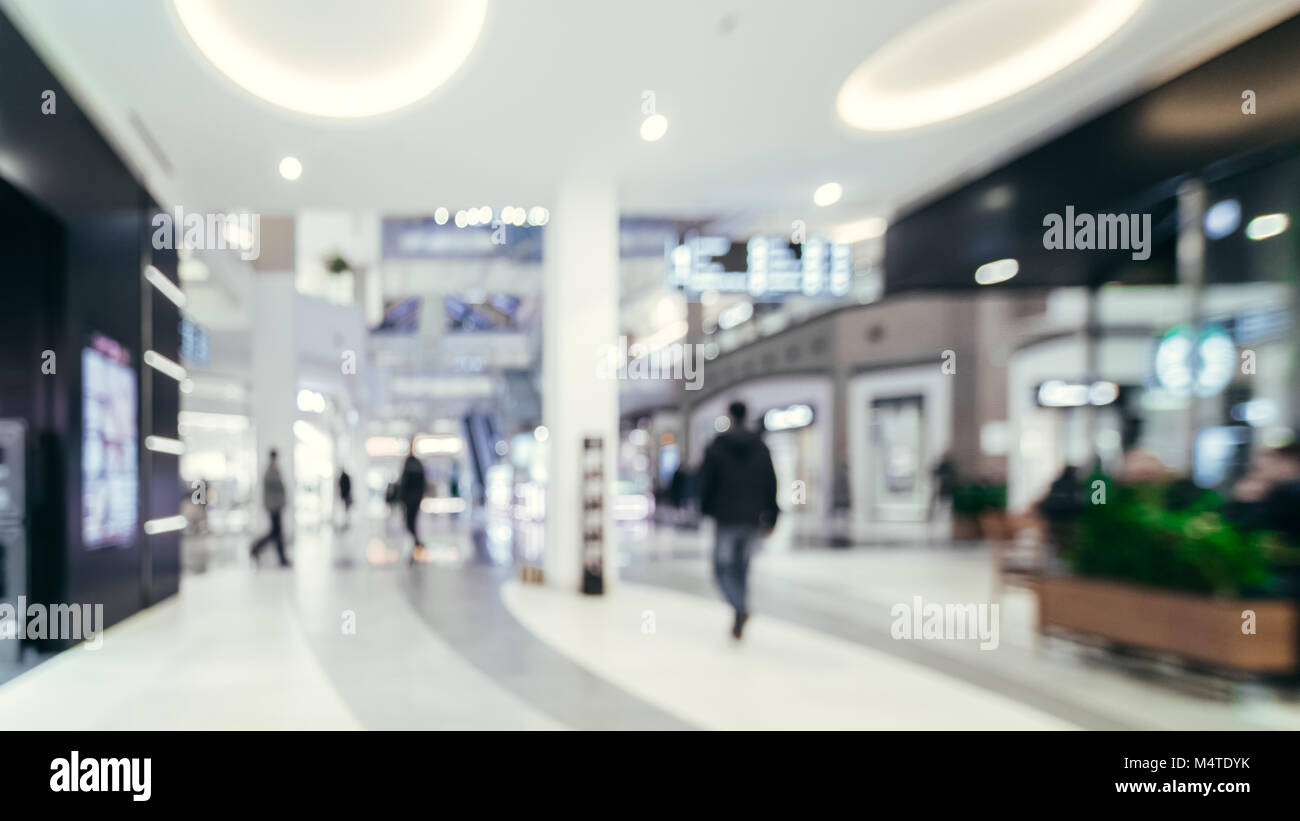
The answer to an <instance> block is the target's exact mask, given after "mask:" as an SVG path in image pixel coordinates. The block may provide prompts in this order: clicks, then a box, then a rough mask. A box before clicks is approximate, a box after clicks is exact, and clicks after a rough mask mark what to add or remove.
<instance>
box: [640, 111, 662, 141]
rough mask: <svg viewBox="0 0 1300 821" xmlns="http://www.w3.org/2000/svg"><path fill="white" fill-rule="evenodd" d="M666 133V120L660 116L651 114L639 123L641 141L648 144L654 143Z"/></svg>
mask: <svg viewBox="0 0 1300 821" xmlns="http://www.w3.org/2000/svg"><path fill="white" fill-rule="evenodd" d="M667 133H668V118H667V117H665V116H664V115H662V114H651V115H650V116H649V117H646V118H645V120H644V121H642V123H641V139H643V140H645V141H646V142H648V143H652V142H655V141H656V140H658V139H659V138H661V137H663V135H665V134H667Z"/></svg>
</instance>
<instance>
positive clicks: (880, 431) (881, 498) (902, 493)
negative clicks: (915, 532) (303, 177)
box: [869, 395, 930, 522]
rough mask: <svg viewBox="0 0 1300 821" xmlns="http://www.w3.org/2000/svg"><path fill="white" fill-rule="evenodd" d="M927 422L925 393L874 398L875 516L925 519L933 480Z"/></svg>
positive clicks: (871, 468) (872, 466)
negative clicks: (926, 434) (929, 468)
mask: <svg viewBox="0 0 1300 821" xmlns="http://www.w3.org/2000/svg"><path fill="white" fill-rule="evenodd" d="M924 423H925V398H924V397H923V396H920V395H915V396H899V397H890V398H885V399H874V400H872V402H871V446H872V447H871V464H870V466H869V471H870V473H869V475H870V476H871V511H872V518H873V519H875V520H877V521H884V522H919V521H923V520H924V519H925V514H926V505H927V501H928V495H929V487H930V482H929V475H928V474H927V472H926V466H927V465H928V464H929V461H928V459H927V453H926V441H925V424H924Z"/></svg>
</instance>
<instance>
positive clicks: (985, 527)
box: [979, 510, 1011, 542]
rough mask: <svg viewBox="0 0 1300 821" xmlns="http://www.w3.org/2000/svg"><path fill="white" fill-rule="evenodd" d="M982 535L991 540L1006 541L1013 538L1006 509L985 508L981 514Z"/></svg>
mask: <svg viewBox="0 0 1300 821" xmlns="http://www.w3.org/2000/svg"><path fill="white" fill-rule="evenodd" d="M979 523H980V535H981V536H983V537H984V538H985V539H987V540H988V541H990V542H1005V541H1006V540H1007V539H1009V538H1011V528H1010V526H1009V525H1008V523H1007V512H1006V511H1005V510H985V511H983V512H982V513H980V515H979Z"/></svg>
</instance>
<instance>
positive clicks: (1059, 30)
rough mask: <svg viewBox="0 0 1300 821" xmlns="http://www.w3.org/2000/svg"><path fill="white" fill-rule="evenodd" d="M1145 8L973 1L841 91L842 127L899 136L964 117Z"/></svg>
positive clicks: (889, 52)
mask: <svg viewBox="0 0 1300 821" xmlns="http://www.w3.org/2000/svg"><path fill="white" fill-rule="evenodd" d="M1141 5H1142V0H1053V2H1050V3H1045V2H1043V1H1042V0H971V2H963V3H953V4H951V5H949V6H948V7H946V8H944V9H943V10H941V11H939V12H936V13H935V14H932V15H930V16H929V17H926V18H925V19H924V20H922V21H921V22H919V23H917V24H916V25H914V26H912V27H911V28H909V29H907V30H906V31H904V32H903V33H902V34H900V35H899V36H897V37H895V38H894V39H893V40H891V41H890V42H888V43H886V44H885V46H884V47H883V48H881V49H880V50H879V51H877V52H876V53H875V54H873V55H871V56H870V57H868V58H867V60H866V62H864V63H862V65H860V66H858V67H857V69H855V70H854V71H853V73H852V74H850V75H849V78H848V79H847V80H846V81H845V82H844V85H843V86H842V87H841V88H840V92H839V95H838V96H837V97H836V100H835V108H836V111H837V112H838V113H839V116H840V119H842V120H844V122H846V123H848V124H849V125H851V126H853V127H854V128H860V129H862V130H864V131H897V130H901V129H906V128H916V127H919V126H923V125H929V124H931V123H937V122H941V121H943V120H949V119H952V118H954V117H960V116H961V115H963V114H968V113H970V112H972V111H975V110H977V109H980V108H983V107H985V106H988V105H991V104H993V103H996V102H998V101H999V100H1003V99H1006V98H1007V97H1010V96H1012V95H1013V94H1016V93H1018V92H1021V91H1024V90H1025V89H1026V88H1029V87H1030V86H1032V85H1034V84H1035V83H1039V82H1041V81H1043V80H1045V79H1047V78H1048V77H1050V76H1052V75H1053V74H1055V73H1056V72H1058V71H1060V70H1061V69H1063V68H1065V67H1066V66H1068V65H1070V64H1071V63H1073V62H1075V61H1076V60H1078V59H1079V58H1081V57H1083V56H1084V55H1085V54H1087V53H1088V52H1090V51H1092V50H1093V49H1095V48H1097V46H1099V45H1101V44H1102V43H1103V42H1105V41H1106V39H1107V38H1109V37H1110V36H1111V35H1112V34H1114V33H1115V32H1116V31H1118V30H1119V29H1120V28H1121V27H1123V26H1124V24H1125V23H1127V22H1128V21H1129V20H1130V19H1131V18H1132V17H1133V15H1134V14H1135V13H1136V12H1137V10H1138V7H1139V6H1141Z"/></svg>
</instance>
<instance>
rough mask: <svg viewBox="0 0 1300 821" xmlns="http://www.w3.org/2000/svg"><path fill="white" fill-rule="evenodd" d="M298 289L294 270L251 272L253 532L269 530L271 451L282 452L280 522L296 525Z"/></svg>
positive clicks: (286, 527) (285, 524) (280, 456)
mask: <svg viewBox="0 0 1300 821" xmlns="http://www.w3.org/2000/svg"><path fill="white" fill-rule="evenodd" d="M296 294H297V291H296V289H295V288H294V274H293V272H292V271H255V272H254V273H253V298H252V300H251V301H252V304H253V317H252V321H253V324H252V327H251V328H250V334H249V335H250V337H251V341H252V348H253V350H252V360H253V379H252V392H253V393H252V402H251V405H252V413H253V426H254V428H255V430H256V433H257V488H256V490H255V491H254V493H253V503H254V505H255V506H256V510H257V512H258V513H259V514H262V515H258V516H254V518H253V530H254V531H256V532H265V528H266V519H265V515H264V514H263V511H264V508H263V507H262V474H264V473H265V472H266V464H267V453H268V452H269V450H270V449H271V448H275V449H276V450H277V451H278V452H279V461H280V476H281V477H283V479H284V484H285V490H286V491H287V492H288V494H289V495H288V504H287V505H286V506H285V510H284V514H283V516H282V522H283V524H284V528H285V530H286V531H291V530H292V525H293V488H294V487H295V483H294V476H293V461H294V460H293V448H294V435H293V423H294V420H295V419H297V418H298V353H297V347H296V346H295V344H294V336H293V318H294V301H295V299H296Z"/></svg>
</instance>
